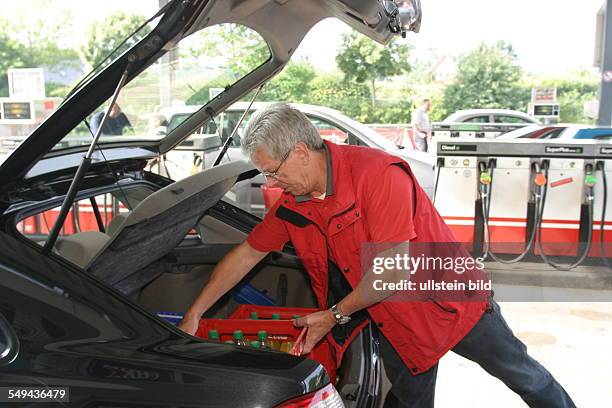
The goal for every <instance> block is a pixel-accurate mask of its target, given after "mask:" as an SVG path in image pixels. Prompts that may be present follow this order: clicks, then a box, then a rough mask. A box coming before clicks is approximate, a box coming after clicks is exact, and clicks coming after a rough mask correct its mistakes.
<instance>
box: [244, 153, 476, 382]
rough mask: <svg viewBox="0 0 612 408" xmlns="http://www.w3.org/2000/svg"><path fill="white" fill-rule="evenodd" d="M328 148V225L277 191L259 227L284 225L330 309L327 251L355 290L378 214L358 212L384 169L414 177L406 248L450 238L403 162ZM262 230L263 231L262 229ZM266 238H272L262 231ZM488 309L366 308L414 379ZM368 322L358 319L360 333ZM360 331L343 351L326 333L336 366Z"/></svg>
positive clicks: (470, 305)
mask: <svg viewBox="0 0 612 408" xmlns="http://www.w3.org/2000/svg"><path fill="white" fill-rule="evenodd" d="M326 145H327V147H328V151H329V152H330V154H331V159H332V167H333V185H334V195H335V197H334V199H333V205H332V207H331V208H327V207H326V211H327V212H328V213H329V212H331V217H330V218H329V222H327V225H322V224H324V223H321V221H320V219H317V218H316V217H314V216H313V211H312V207H311V206H312V205H313V203H310V202H306V203H304V202H298V201H296V198H295V197H294V196H293V195H291V194H289V193H283V195H282V196H281V197H280V199H279V200H278V201H277V203H276V204H275V205H274V207H273V208H272V209H271V210H270V212H269V213H268V215H267V216H266V218H265V219H264V222H263V223H262V224H266V223H277V225H280V222H282V224H283V225H284V227H285V228H286V234H287V235H286V236H285V238H289V239H290V240H291V242H292V244H293V246H294V247H295V249H296V252H297V254H298V256H299V257H300V260H301V261H302V264H303V265H304V267H305V268H306V270H307V271H308V273H309V275H310V279H311V283H312V289H313V291H314V294H315V296H316V298H317V301H318V304H319V307H320V308H322V309H323V308H326V307H329V306H331V305H327V292H328V287H327V286H328V275H327V274H328V257H329V256H330V255H332V254H333V257H334V260H335V262H336V264H337V265H338V267H339V268H340V270H341V271H343V274H344V276H345V277H346V278H347V280H348V282H349V284H350V285H351V287H352V288H353V289H354V288H355V287H356V286H357V285H358V284H359V282H360V279H361V276H362V275H361V258H360V251H361V245H362V244H363V243H366V242H370V240H371V228H367V225H366V224H367V220H368V217H375V216H380V214H368V213H367V211H364V210H365V209H367V207H368V200H374V199H376V198H375V197H371V194H368V192H369V191H371V190H369V189H368V183H376V182H377V180H380V178H381V177H383V173H385V171H386V170H387V169H388V168H389V167H390V166H393V165H399V166H401V168H403V170H404V171H405V172H406V173H407V174H408V175H409V177H410V179H412V184H413V190H412V191H413V198H414V201H413V202H414V206H410V208H411V209H412V210H413V214H414V217H413V222H412V228H413V231H409V232H408V235H405V238H408V239H410V241H411V244H412V243H413V242H423V243H431V242H455V241H456V240H455V238H454V237H453V235H452V233H451V231H450V229H449V228H448V227H447V226H446V224H445V223H444V221H443V220H442V218H441V217H440V215H439V214H438V212H437V211H436V209H435V208H434V206H433V204H432V203H431V201H430V199H429V197H428V196H427V194H426V193H425V192H424V191H423V189H422V188H421V187H420V186H419V185H418V183H417V181H416V179H415V177H414V175H413V174H412V171H411V170H410V167H409V166H408V164H406V162H404V161H403V160H402V159H400V158H398V157H395V156H392V155H390V154H388V153H386V152H384V151H381V150H377V149H372V148H364V147H357V146H346V145H336V144H333V143H329V142H326ZM330 201H331V200H330ZM394 210H396V209H393V208H390V209H389V214H395V213H396V211H394ZM397 210H399V209H397ZM274 218H276V219H274ZM279 219H280V221H279ZM305 221H308V222H305ZM266 228H267V227H266V226H262V230H266ZM257 235H259V236H260V238H261V236H262V235H264V234H263V233H262V231H261V230H260V231H259V232H258V231H257V228H256V229H255V230H254V231H253V233H252V234H251V236H249V243H250V244H251V245H252V246H253V247H254V248H255V249H258V250H262V251H266V250H270V248H265V247H263V246H262V245H261V244H260V243H258V240H257ZM267 235H274V234H272V233H271V231H270V230H268V231H267ZM277 235H279V236H282V235H283V234H277ZM281 240H282V239H281ZM281 246H282V245H281ZM330 252H331V254H330ZM466 255H467V252H466ZM467 256H469V255H467ZM487 307H488V302H487V301H483V300H480V301H471V302H468V301H455V302H432V301H425V302H389V301H383V302H380V303H377V304H375V305H373V306H371V307H369V308H368V309H367V311H368V314H369V316H370V317H371V318H372V319H373V320H374V322H375V323H376V324H377V326H378V327H379V330H381V331H382V333H383V334H384V335H385V337H386V338H387V339H388V340H389V342H390V343H391V344H392V345H393V347H394V348H395V350H396V351H397V353H398V354H399V355H400V356H401V358H402V360H403V362H404V363H405V364H406V367H408V368H409V369H410V370H411V371H412V372H413V373H415V374H416V373H420V372H423V371H426V370H428V369H429V368H431V367H432V366H433V365H434V364H435V363H436V362H437V361H438V360H439V359H440V358H441V357H442V356H443V355H444V354H445V353H446V352H447V351H448V350H450V349H451V348H452V347H454V346H455V344H457V343H458V342H459V341H460V340H461V339H462V338H463V337H464V336H465V335H466V334H467V333H468V332H469V331H470V330H471V329H472V327H473V326H474V325H475V324H476V322H477V321H478V320H479V318H480V316H481V315H482V313H483V312H484V311H485V310H486V308H487ZM367 323H368V322H364V323H363V324H362V325H361V326H360V327H359V329H361V328H362V327H363V326H365V324H367ZM358 331H359V330H355V331H354V332H353V333H352V334H351V335H350V337H349V339H348V341H346V342H344V344H343V345H342V346H341V345H339V344H337V343H336V342H335V341H334V339H333V336H331V334H330V335H328V340H330V342H331V343H332V345H334V348H335V350H336V360H337V363H338V364H339V362H340V361H341V359H342V354H343V353H344V351H345V350H346V348H347V347H348V345H349V344H350V341H351V340H352V339H353V338H354V337H355V336H356V335H357V333H358Z"/></svg>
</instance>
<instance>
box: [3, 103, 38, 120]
mask: <svg viewBox="0 0 612 408" xmlns="http://www.w3.org/2000/svg"><path fill="white" fill-rule="evenodd" d="M30 107H31V105H30V103H29V102H4V103H3V104H2V118H3V119H32V110H31V109H30Z"/></svg>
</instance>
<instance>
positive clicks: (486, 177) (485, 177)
mask: <svg viewBox="0 0 612 408" xmlns="http://www.w3.org/2000/svg"><path fill="white" fill-rule="evenodd" d="M480 182H481V183H482V184H485V185H488V184H491V175H490V174H489V172H488V171H482V172H480Z"/></svg>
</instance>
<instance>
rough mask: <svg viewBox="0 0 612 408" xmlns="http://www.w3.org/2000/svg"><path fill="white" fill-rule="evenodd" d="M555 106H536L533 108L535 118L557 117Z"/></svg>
mask: <svg viewBox="0 0 612 408" xmlns="http://www.w3.org/2000/svg"><path fill="white" fill-rule="evenodd" d="M554 108H555V105H536V106H534V107H533V115H534V116H556V115H557V113H556V112H555V109H554Z"/></svg>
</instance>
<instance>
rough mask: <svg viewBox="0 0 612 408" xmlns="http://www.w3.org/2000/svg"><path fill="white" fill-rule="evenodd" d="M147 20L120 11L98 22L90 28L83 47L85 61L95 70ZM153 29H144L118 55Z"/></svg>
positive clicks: (82, 52) (121, 48)
mask: <svg viewBox="0 0 612 408" xmlns="http://www.w3.org/2000/svg"><path fill="white" fill-rule="evenodd" d="M145 20H146V18H145V17H144V16H140V15H135V14H126V13H124V12H122V11H119V12H117V13H115V14H112V15H110V16H108V17H106V18H105V19H104V20H101V21H97V22H95V23H94V24H92V25H91V27H90V28H89V30H88V32H87V34H86V38H87V40H86V41H85V43H84V44H83V45H82V46H81V50H80V51H81V55H82V56H83V59H84V60H85V61H86V62H87V63H88V64H89V65H90V66H91V67H92V68H93V67H96V66H97V65H98V64H100V63H101V62H102V61H104V60H105V59H106V57H107V56H108V55H109V54H110V53H111V52H112V51H113V50H114V49H115V48H116V47H117V46H119V44H121V42H122V41H123V40H124V39H126V38H127V37H129V36H130V35H131V34H132V33H133V32H134V31H136V29H137V28H138V27H139V26H140V25H141V24H142V23H143V22H144V21H145ZM150 31H151V29H150V28H149V27H144V28H143V29H142V30H140V31H139V32H138V33H137V34H136V35H134V36H133V37H131V38H130V39H129V41H127V42H126V43H125V44H124V45H123V46H122V47H120V49H119V50H117V55H118V54H120V53H122V52H125V51H126V50H127V49H128V48H130V47H131V46H132V45H134V44H136V43H137V42H138V41H140V40H141V39H142V38H144V37H145V36H146V35H147V34H148V33H149V32H150Z"/></svg>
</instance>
